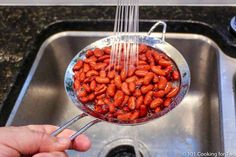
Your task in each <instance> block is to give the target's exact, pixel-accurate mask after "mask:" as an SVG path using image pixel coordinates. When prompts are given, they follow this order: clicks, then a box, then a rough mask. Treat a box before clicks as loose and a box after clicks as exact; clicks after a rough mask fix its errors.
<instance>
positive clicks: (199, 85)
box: [7, 32, 236, 157]
mask: <svg viewBox="0 0 236 157" xmlns="http://www.w3.org/2000/svg"><path fill="white" fill-rule="evenodd" d="M110 34H111V33H109V32H62V33H58V34H55V35H53V36H51V37H50V38H49V39H47V40H46V41H45V42H44V43H43V45H42V46H41V48H40V50H39V52H38V54H37V57H36V60H35V62H34V64H33V67H32V69H31V71H30V73H29V75H28V78H27V80H26V81H25V84H24V87H23V89H22V91H21V93H20V95H19V97H18V99H17V102H16V104H15V107H14V109H13V111H12V113H11V115H10V117H9V119H8V122H7V125H27V124H55V125H56V124H61V123H62V122H64V121H65V120H67V119H69V118H71V117H73V116H75V115H77V114H79V113H81V111H79V110H78V109H77V108H76V107H75V106H74V105H73V104H72V103H71V102H70V100H69V99H68V97H67V95H66V93H65V90H64V85H63V80H64V73H65V70H66V67H67V65H68V64H69V62H70V60H71V59H72V57H73V56H74V55H75V54H76V53H77V52H78V51H79V50H80V49H82V48H83V47H85V46H86V45H88V44H90V43H91V42H93V41H95V40H97V39H99V38H102V37H104V36H107V35H110ZM154 35H159V34H154ZM167 41H168V42H170V43H171V44H173V45H174V46H175V47H176V48H177V49H178V50H179V51H180V52H181V53H182V54H183V56H184V57H185V59H186V61H187V62H188V64H189V67H190V70H191V77H192V80H191V87H190V90H189V92H188V94H187V96H186V97H185V98H184V100H183V101H182V103H181V104H180V105H179V106H178V107H177V108H175V109H174V110H173V111H171V112H170V113H168V114H167V115H165V116H164V117H161V118H159V119H156V120H154V121H151V122H149V123H146V124H143V125H139V126H134V127H129V126H118V125H114V124H109V123H106V122H103V123H99V124H97V125H95V126H93V127H92V128H90V129H89V130H87V131H86V133H85V134H87V135H88V136H89V137H90V139H91V140H92V143H93V145H92V148H91V149H90V150H89V151H88V152H85V153H79V152H75V151H69V152H68V153H69V154H70V156H71V157H74V156H78V154H79V156H80V157H97V156H99V157H105V155H106V153H107V152H108V151H109V150H110V149H112V148H113V147H115V146H119V145H129V144H131V143H132V142H131V141H132V140H130V139H133V138H135V139H136V140H137V141H138V147H139V150H140V152H142V153H143V155H144V157H149V156H151V157H174V156H186V157H187V156H193V155H192V154H194V153H196V154H197V153H207V152H208V153H218V152H221V153H235V155H236V127H235V125H236V122H235V98H234V91H233V84H234V83H233V81H234V80H233V78H234V75H235V73H236V60H235V59H232V58H230V57H228V56H226V55H225V54H223V53H222V51H221V50H220V48H219V47H218V46H217V45H216V44H215V43H214V42H213V41H212V40H211V39H209V38H207V37H205V36H201V35H196V34H167ZM91 119H93V118H92V117H86V118H84V119H82V120H80V121H79V122H77V123H75V124H74V125H73V126H72V128H73V129H75V130H76V129H78V128H80V127H81V126H83V125H84V124H85V123H86V122H88V121H89V120H91Z"/></svg>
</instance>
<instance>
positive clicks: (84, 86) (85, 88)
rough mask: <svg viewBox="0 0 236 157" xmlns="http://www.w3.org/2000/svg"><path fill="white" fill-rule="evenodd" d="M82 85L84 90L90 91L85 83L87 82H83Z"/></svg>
mask: <svg viewBox="0 0 236 157" xmlns="http://www.w3.org/2000/svg"><path fill="white" fill-rule="evenodd" d="M82 87H83V88H84V90H85V91H86V92H88V93H89V92H90V91H91V89H90V87H89V85H87V84H83V85H82Z"/></svg>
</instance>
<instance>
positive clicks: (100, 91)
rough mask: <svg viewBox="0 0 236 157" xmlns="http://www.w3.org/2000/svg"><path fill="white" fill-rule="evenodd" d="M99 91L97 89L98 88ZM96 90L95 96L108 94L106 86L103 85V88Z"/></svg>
mask: <svg viewBox="0 0 236 157" xmlns="http://www.w3.org/2000/svg"><path fill="white" fill-rule="evenodd" d="M96 89H97V88H96ZM96 89H95V93H94V94H95V95H100V94H103V93H105V92H106V90H107V86H105V85H104V84H103V85H101V87H100V88H99V89H97V90H96Z"/></svg>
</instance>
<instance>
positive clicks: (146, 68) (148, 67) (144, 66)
mask: <svg viewBox="0 0 236 157" xmlns="http://www.w3.org/2000/svg"><path fill="white" fill-rule="evenodd" d="M150 69H151V66H150V65H138V66H137V70H147V71H148V70H150Z"/></svg>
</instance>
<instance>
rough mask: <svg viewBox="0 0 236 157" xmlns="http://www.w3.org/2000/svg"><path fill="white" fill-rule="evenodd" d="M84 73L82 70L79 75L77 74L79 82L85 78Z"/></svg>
mask: <svg viewBox="0 0 236 157" xmlns="http://www.w3.org/2000/svg"><path fill="white" fill-rule="evenodd" d="M85 77H86V76H85V73H84V72H82V73H81V74H80V76H79V80H80V82H83V81H84V80H85Z"/></svg>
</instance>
